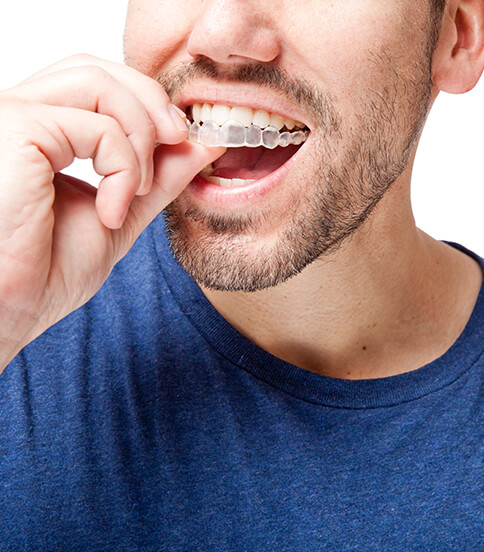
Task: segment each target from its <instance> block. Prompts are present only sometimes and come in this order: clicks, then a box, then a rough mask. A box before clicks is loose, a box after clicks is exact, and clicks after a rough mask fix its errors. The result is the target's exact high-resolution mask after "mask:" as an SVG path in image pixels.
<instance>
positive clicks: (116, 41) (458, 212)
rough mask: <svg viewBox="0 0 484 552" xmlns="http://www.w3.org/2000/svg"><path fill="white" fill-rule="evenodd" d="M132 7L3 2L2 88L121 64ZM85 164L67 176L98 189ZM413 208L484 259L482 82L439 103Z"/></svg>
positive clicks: (104, 0)
mask: <svg viewBox="0 0 484 552" xmlns="http://www.w3.org/2000/svg"><path fill="white" fill-rule="evenodd" d="M171 1H175V0H171ZM127 3H128V2H127V0H96V1H95V0H84V1H82V2H80V1H79V0H77V1H76V2H73V1H71V0H39V1H36V0H15V1H7V0H2V2H1V3H0V56H1V57H0V60H1V61H0V63H1V71H0V89H4V88H7V87H10V86H13V85H15V84H16V83H17V82H20V81H21V80H23V79H25V78H27V77H28V76H30V75H31V74H33V73H35V72H36V71H38V70H40V69H42V68H43V67H45V66H47V65H49V64H51V63H54V62H55V61H57V60H59V59H62V58H64V57H66V56H69V55H71V54H75V53H80V52H86V53H90V54H94V55H96V56H99V57H102V58H106V59H110V60H112V61H118V62H122V60H123V54H122V35H123V28H124V20H125V14H126V7H127ZM87 163H88V162H85V161H83V162H77V161H76V162H75V163H74V165H73V166H71V167H70V168H69V170H68V171H66V172H70V173H71V174H75V175H76V176H78V177H79V178H83V179H84V180H88V181H90V182H91V183H94V182H97V181H98V180H99V179H98V178H97V176H96V175H95V173H94V172H93V171H92V169H91V168H90V167H89V166H87ZM413 203H414V210H415V217H416V219H417V224H418V225H419V226H420V227H421V228H423V229H424V230H425V231H427V232H428V233H430V234H431V235H433V236H434V237H436V238H439V239H448V240H453V241H457V242H460V243H462V244H463V245H466V246H467V247H469V248H471V249H473V250H475V251H476V252H477V253H479V254H481V255H484V221H483V220H482V219H483V216H482V213H483V212H484V78H483V79H481V82H480V83H479V84H478V86H477V87H476V88H475V89H474V90H473V91H471V92H469V93H467V94H464V95H458V96H453V95H448V94H441V95H440V97H439V98H438V100H437V103H436V104H435V106H434V108H433V111H432V113H431V114H430V117H429V120H428V122H427V125H426V129H425V131H424V135H423V137H422V140H421V143H420V147H419V153H418V155H417V161H416V165H415V170H414V181H413Z"/></svg>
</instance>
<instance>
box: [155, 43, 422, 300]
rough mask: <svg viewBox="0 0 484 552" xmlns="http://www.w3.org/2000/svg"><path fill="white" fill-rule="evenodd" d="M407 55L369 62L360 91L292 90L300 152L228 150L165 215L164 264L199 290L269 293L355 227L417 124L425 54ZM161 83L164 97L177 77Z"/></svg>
mask: <svg viewBox="0 0 484 552" xmlns="http://www.w3.org/2000/svg"><path fill="white" fill-rule="evenodd" d="M414 50H415V51H413V52H409V51H408V47H406V46H405V44H403V45H402V46H401V49H400V51H392V52H391V53H389V52H388V51H386V50H385V48H379V49H377V50H373V51H367V52H366V53H365V55H364V56H363V57H362V63H363V64H364V67H363V68H362V69H360V75H359V79H358V80H359V83H360V84H359V86H358V87H355V86H354V85H353V86H348V88H347V89H346V88H345V86H343V85H341V84H339V86H337V87H334V88H332V89H331V90H326V86H327V85H326V84H324V82H325V81H324V79H323V80H321V81H319V80H316V79H309V80H304V82H301V81H299V82H298V83H297V86H296V88H297V90H298V92H299V93H300V97H304V98H305V101H306V104H307V105H306V106H307V108H308V110H309V111H310V112H311V113H310V114H311V120H312V121H314V122H315V124H314V126H312V127H311V130H310V132H309V133H308V136H307V139H306V141H305V142H304V143H302V144H301V145H290V146H287V147H282V146H278V147H276V148H274V149H270V148H267V147H264V146H259V147H257V148H255V147H254V148H249V147H242V148H230V149H229V150H228V151H227V153H226V154H225V155H224V156H223V157H221V158H220V159H219V160H217V162H215V163H214V164H213V167H210V168H208V169H207V170H205V171H203V172H202V173H201V174H200V175H199V176H197V177H196V178H195V179H194V180H193V181H192V182H191V183H190V185H189V186H188V187H187V188H186V189H185V190H184V192H183V193H182V194H181V195H180V196H179V197H178V198H177V199H176V200H175V201H174V202H173V203H172V204H171V205H169V206H168V207H167V209H166V224H167V230H168V235H169V238H170V240H171V245H172V249H173V251H174V254H175V256H176V257H177V258H178V260H179V262H180V264H181V265H182V266H183V267H184V268H185V269H186V270H187V271H188V272H189V273H190V274H191V275H192V276H193V277H194V279H195V280H196V281H197V282H198V283H200V284H201V285H202V286H205V287H208V288H212V289H218V290H226V291H236V290H239V291H240V290H241V291H255V290H259V289H264V288H267V287H270V286H275V285H277V284H279V283H281V282H283V281H285V280H287V279H288V278H290V277H292V276H294V275H296V274H298V273H300V272H301V271H302V270H303V269H304V268H305V267H306V266H307V265H308V264H309V263H311V262H313V261H314V260H316V259H318V258H321V257H322V256H324V255H325V254H327V253H328V252H332V251H334V250H335V248H337V247H338V246H339V245H340V244H341V243H342V242H343V241H344V240H345V239H346V238H347V237H348V236H350V235H352V234H353V233H354V232H356V231H357V230H358V229H359V228H360V226H361V225H362V224H363V222H364V221H365V220H366V219H367V218H368V217H369V216H370V214H371V213H372V211H373V209H374V207H375V206H376V205H377V204H378V202H379V200H380V199H381V198H382V196H383V195H384V194H385V192H386V191H387V190H388V189H389V187H390V186H391V185H392V183H394V182H395V180H396V179H397V178H398V177H399V176H400V175H401V173H402V172H403V170H404V168H405V166H406V164H407V162H408V159H409V157H410V154H411V153H412V151H413V148H414V146H415V144H416V142H417V140H418V136H419V134H420V131H421V128H422V126H423V123H424V120H425V117H426V115H427V111H428V107H429V100H430V93H431V70H430V66H431V63H430V62H431V59H430V58H431V55H430V50H429V44H428V43H425V40H423V39H422V44H421V47H419V48H415V49H414ZM402 59H404V62H402V61H401V60H402ZM253 68H254V67H252V69H253ZM255 69H256V72H257V82H255V81H254V84H257V85H258V86H260V85H261V84H262V86H263V83H264V71H269V69H267V67H266V66H264V65H262V64H261V65H260V66H256V68H255ZM208 73H210V74H211V76H212V77H211V78H213V75H214V74H215V73H216V71H209V72H208ZM247 74H249V76H250V70H249V72H248V73H247V72H246V73H245V77H244V79H245V80H244V82H245V83H246V84H247V83H249V84H250V82H251V81H250V78H249V79H247ZM254 74H255V73H254ZM271 74H272V73H271ZM261 75H262V77H261ZM343 75H344V72H343ZM286 76H287V77H288V79H289V81H290V75H286ZM165 77H166V79H165V84H166V86H167V89H168V90H169V89H170V84H169V82H170V81H171V80H173V77H175V78H174V81H177V78H176V77H177V75H174V74H173V73H170V72H169V71H168V72H167V74H166V75H165ZM272 77H273V74H272ZM272 77H271V78H272ZM348 77H350V75H348ZM271 78H269V75H268V76H267V82H268V83H269V82H270V83H271V88H272V90H274V88H276V89H277V88H278V87H280V93H281V94H282V95H284V94H285V93H286V92H288V90H289V92H290V83H289V89H288V85H287V79H286V80H285V84H283V83H282V80H281V79H279V81H277V79H276V82H275V83H274V79H273V78H272V80H271ZM179 80H180V82H181V79H179ZM234 82H236V80H235V79H232V80H231V84H232V85H233V84H234ZM175 88H176V87H175ZM172 92H173V94H172V95H174V96H175V95H176V94H175V93H176V90H172ZM292 97H293V98H294V97H295V95H294V94H293V95H292ZM198 109H199V108H198V107H197V110H198ZM188 111H189V113H190V109H189V110H188ZM282 130H284V129H282ZM303 130H304V129H303ZM286 134H287V132H286ZM213 177H215V179H214V178H213ZM251 181H252V182H251ZM227 182H229V183H231V184H233V183H234V182H235V184H236V187H229V188H227V187H226V186H227ZM241 183H242V185H241Z"/></svg>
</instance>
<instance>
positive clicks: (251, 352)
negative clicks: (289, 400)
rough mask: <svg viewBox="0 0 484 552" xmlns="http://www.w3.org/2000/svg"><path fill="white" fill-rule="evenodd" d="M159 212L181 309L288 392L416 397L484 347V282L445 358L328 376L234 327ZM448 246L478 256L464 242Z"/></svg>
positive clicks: (380, 401) (457, 372) (160, 244)
mask: <svg viewBox="0 0 484 552" xmlns="http://www.w3.org/2000/svg"><path fill="white" fill-rule="evenodd" d="M163 224H164V219H163V217H162V216H161V217H159V218H158V219H156V220H155V221H154V223H153V224H152V225H151V226H150V227H149V228H148V230H147V231H148V232H150V233H151V237H152V239H153V244H154V248H155V251H156V253H157V256H158V259H159V263H160V268H161V270H162V273H163V275H164V277H165V280H166V283H167V285H168V287H169V289H170V291H171V294H172V295H173V298H174V299H175V301H176V302H177V303H178V305H179V307H180V310H181V311H182V312H183V313H184V314H185V316H186V317H187V318H188V319H189V320H190V322H191V324H192V325H193V326H194V328H195V329H196V331H197V332H198V333H199V334H201V335H202V336H203V337H204V338H205V340H206V341H207V342H208V343H209V344H210V345H211V346H212V348H213V349H214V350H216V351H217V353H218V354H219V355H221V356H222V357H224V358H225V359H226V360H228V361H229V362H231V363H232V364H233V365H235V366H237V367H239V368H240V369H242V370H245V371H246V372H248V373H249V374H251V375H252V376H254V377H256V378H258V379H259V380H262V381H264V382H265V383H267V384H269V385H271V386H273V387H274V388H277V389H279V390H280V391H283V392H285V393H288V394H289V395H291V396H293V397H296V398H298V399H301V400H304V401H306V402H310V403H314V404H319V405H324V406H330V407H335V408H353V409H356V408H381V407H389V406H394V405H397V404H401V403H404V402H409V401H412V400H416V399H418V398H420V397H423V396H425V395H428V394H430V393H433V392H436V391H438V390H439V389H442V388H444V387H446V386H448V385H450V384H452V383H453V382H454V381H456V380H457V379H458V378H459V377H461V376H462V375H463V374H464V373H465V372H466V371H467V370H469V369H470V368H471V367H472V366H473V365H474V364H475V363H476V361H477V360H478V359H479V358H480V356H481V354H482V352H483V350H484V325H483V324H482V323H481V321H482V320H483V317H484V284H483V285H481V289H480V291H479V295H478V299H477V302H476V304H475V306H474V310H473V312H472V314H471V316H470V318H469V321H468V323H467V325H466V327H465V328H464V330H463V332H462V333H461V335H460V336H459V338H458V339H457V341H456V342H455V343H454V344H453V345H452V346H451V347H450V349H448V350H447V352H445V353H444V354H443V355H442V356H441V357H439V358H438V359H436V360H434V361H433V362H431V363H429V364H426V365H425V366H422V367H421V368H418V369H416V370H413V371H411V372H406V373H403V374H398V375H396V376H389V377H385V378H376V379H363V380H345V379H338V378H332V377H328V376H323V375H320V374H316V373H314V372H310V371H308V370H305V369H303V368H299V367H297V366H295V365H293V364H290V363H288V362H285V361H283V360H281V359H279V358H277V357H275V356H273V355H271V354H270V353H268V352H267V351H265V350H263V349H261V348H260V347H258V346H257V345H255V344H254V343H252V342H251V341H250V340H249V339H247V338H246V337H244V336H243V335H242V334H240V333H239V332H238V331H237V330H236V329H235V328H234V327H233V326H231V325H230V324H229V323H228V322H227V321H226V320H225V319H224V318H223V317H222V316H221V315H220V314H219V313H218V311H217V310H216V309H215V308H214V307H213V306H212V304H211V303H210V302H209V301H208V299H207V298H206V297H205V295H204V294H203V292H202V291H201V289H200V288H199V286H198V285H197V284H196V282H195V281H194V280H193V279H192V278H191V276H189V275H188V274H187V273H186V272H185V271H184V270H183V269H182V268H181V267H180V266H179V265H178V263H177V261H176V260H175V259H174V258H173V256H172V254H171V251H170V249H169V246H168V240H167V237H166V235H165V232H164V228H163ZM447 243H449V245H451V246H453V247H455V248H457V249H459V250H460V251H462V252H464V253H466V254H467V255H469V256H470V257H472V258H473V259H475V260H476V261H477V262H478V263H479V264H480V266H481V269H482V270H483V272H484V263H483V259H481V258H480V257H478V256H477V255H476V254H475V253H473V252H471V251H469V250H468V249H466V248H465V247H463V246H461V245H459V244H455V243H450V242H447Z"/></svg>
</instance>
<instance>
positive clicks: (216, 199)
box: [186, 140, 309, 208]
mask: <svg viewBox="0 0 484 552" xmlns="http://www.w3.org/2000/svg"><path fill="white" fill-rule="evenodd" d="M308 141H309V140H308ZM307 143H308V142H305V143H304V144H303V145H302V146H301V147H300V148H299V149H298V150H297V152H296V153H295V154H294V155H293V156H292V157H291V158H289V159H288V160H287V161H286V162H285V163H284V164H283V165H281V166H280V167H279V168H278V169H276V170H275V171H273V172H271V173H270V174H268V175H267V176H264V178H260V179H259V180H256V181H255V182H251V183H250V184H247V186H237V187H234V188H224V187H222V186H218V185H217V184H213V183H212V182H208V181H207V180H205V178H203V177H202V176H200V175H197V176H196V177H195V178H194V179H193V180H192V181H191V182H190V184H189V185H188V186H187V188H186V190H188V191H189V192H190V193H191V194H193V195H194V196H196V197H197V198H198V199H200V200H202V201H203V202H204V203H206V204H208V205H210V206H211V207H231V208H236V207H244V206H245V205H246V204H248V203H253V202H254V201H256V200H258V199H260V198H261V197H263V196H265V195H267V194H268V193H269V192H271V191H272V190H273V189H274V188H276V187H277V186H279V184H280V183H281V182H282V181H283V180H284V178H285V177H286V176H287V174H288V172H289V171H290V170H291V168H292V166H293V165H294V163H296V161H297V158H298V156H299V154H300V152H301V150H302V149H304V146H305V145H306V144H307Z"/></svg>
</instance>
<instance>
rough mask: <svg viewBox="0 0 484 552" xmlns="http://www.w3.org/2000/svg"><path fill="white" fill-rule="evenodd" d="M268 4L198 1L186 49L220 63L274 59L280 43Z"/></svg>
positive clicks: (247, 0) (236, 0)
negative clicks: (197, 11) (197, 9)
mask: <svg viewBox="0 0 484 552" xmlns="http://www.w3.org/2000/svg"><path fill="white" fill-rule="evenodd" d="M266 3H267V5H266V7H265V8H264V7H263V6H264V4H266ZM261 4H262V6H261ZM272 4H273V3H272V2H268V1H267V0H264V1H263V2H259V1H258V0H255V1H253V0H206V1H203V2H200V11H199V14H198V17H197V18H196V19H195V21H194V24H193V27H192V30H191V33H190V36H189V39H188V46H187V48H188V53H189V54H190V55H191V56H193V57H194V58H197V57H201V56H205V57H207V58H210V59H212V60H213V61H215V62H217V63H220V64H242V63H250V62H251V61H254V60H255V61H259V62H270V61H274V60H275V59H276V58H277V56H278V55H279V53H280V44H279V40H278V37H277V33H276V30H275V28H274V27H273V25H272V21H273V20H272V18H271V17H270V9H268V7H267V6H268V5H272Z"/></svg>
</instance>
